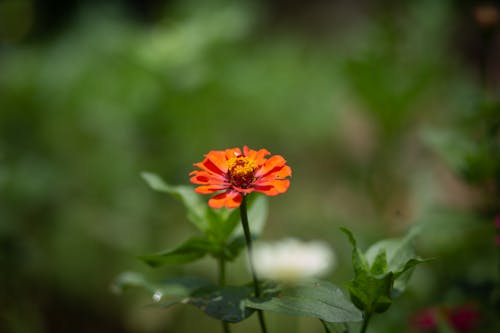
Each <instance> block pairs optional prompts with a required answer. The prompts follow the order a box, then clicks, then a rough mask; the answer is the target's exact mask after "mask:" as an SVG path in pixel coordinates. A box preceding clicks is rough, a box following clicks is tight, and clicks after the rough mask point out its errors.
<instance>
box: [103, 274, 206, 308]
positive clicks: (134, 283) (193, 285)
mask: <svg viewBox="0 0 500 333" xmlns="http://www.w3.org/2000/svg"><path fill="white" fill-rule="evenodd" d="M209 285H211V283H210V282H209V281H208V280H205V279H202V278H198V277H175V278H170V279H167V280H165V281H163V282H159V283H154V282H151V281H149V280H148V279H146V278H145V277H144V276H143V275H142V274H141V273H137V272H124V273H122V274H120V275H119V276H118V277H117V278H116V279H115V281H114V283H113V285H112V290H113V291H114V292H116V293H123V292H125V291H127V290H128V289H132V288H139V289H143V290H145V291H146V292H147V293H148V294H151V297H152V298H153V301H154V302H155V303H158V304H159V305H161V306H165V304H166V303H165V300H164V299H168V301H167V302H171V301H172V298H173V299H174V301H175V302H177V301H178V300H180V299H182V298H184V297H188V296H189V295H190V294H191V293H192V292H193V291H194V290H197V289H200V288H204V287H207V286H209ZM175 302H174V303H175Z"/></svg>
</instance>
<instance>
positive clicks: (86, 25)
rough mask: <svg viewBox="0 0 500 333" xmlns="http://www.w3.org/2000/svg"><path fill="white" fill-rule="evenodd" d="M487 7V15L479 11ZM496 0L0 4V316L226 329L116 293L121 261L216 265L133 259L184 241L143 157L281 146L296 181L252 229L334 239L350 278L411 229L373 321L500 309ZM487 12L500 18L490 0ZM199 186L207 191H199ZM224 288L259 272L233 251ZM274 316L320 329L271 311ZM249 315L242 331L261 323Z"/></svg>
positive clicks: (52, 322)
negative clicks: (404, 273) (410, 258)
mask: <svg viewBox="0 0 500 333" xmlns="http://www.w3.org/2000/svg"><path fill="white" fill-rule="evenodd" d="M485 8H486V9H485ZM498 8H499V7H498V3H495V2H488V3H487V4H486V5H484V4H483V3H482V2H475V1H451V0H448V1H433V0H422V1H388V0H378V1H361V0H358V1H347V0H339V1H326V0H315V1H307V2H306V1H298V0H295V1H284V0H273V1H243V0H239V1H229V0H228V1H223V0H219V1H218V0H210V1H208V0H205V1H167V2H162V1H159V0H150V1H125V0H123V1H108V2H102V3H101V2H99V1H91V0H86V1H64V2H63V1H55V0H51V1H41V0H39V1H36V0H1V1H0V251H1V252H0V264H1V269H0V331H1V332H9V333H10V332H34V333H38V332H108V333H109V332H151V333H153V332H219V331H220V324H219V323H218V322H217V321H215V320H213V319H210V318H208V317H206V316H205V315H204V314H203V313H202V312H200V311H199V310H198V309H196V308H194V307H189V306H184V307H183V306H178V307H174V308H172V309H169V310H158V309H152V308H147V307H145V305H147V304H149V303H151V296H150V295H144V294H142V293H139V292H137V293H134V292H131V293H127V294H125V295H115V294H113V293H112V291H111V288H110V286H111V285H112V283H113V279H114V278H115V277H116V276H117V275H118V274H119V273H120V272H122V271H129V270H134V271H138V272H143V273H144V274H146V275H149V276H151V277H152V278H157V279H161V278H165V277H169V276H175V275H196V274H198V275H203V276H207V277H215V274H216V272H215V267H214V266H215V265H214V261H213V260H211V259H210V258H206V259H204V260H202V261H200V262H197V263H194V264H190V265H187V266H185V267H182V268H180V267H167V268H162V269H156V270H153V269H151V268H148V267H147V266H145V265H144V264H142V263H141V262H139V261H138V260H137V255H140V254H145V253H151V252H155V251H158V250H162V249H164V248H169V247H174V246H175V245H177V244H179V243H180V242H182V241H183V240H184V239H186V238H187V237H189V236H190V235H193V233H194V232H195V230H194V228H193V227H192V226H191V225H190V224H189V223H188V222H187V220H186V218H185V216H184V211H183V209H182V207H181V205H180V204H179V203H178V202H176V201H175V200H173V199H172V198H170V197H168V196H166V195H163V194H159V193H155V192H153V191H152V190H150V189H149V188H148V187H147V186H146V184H145V183H144V182H143V181H142V180H141V178H140V176H139V174H140V172H141V171H144V170H148V171H152V172H155V173H157V174H159V175H161V176H162V177H163V178H164V179H165V180H166V181H168V182H169V183H171V184H187V183H188V182H189V178H188V173H189V172H190V171H191V170H192V169H193V166H192V164H193V163H195V162H198V161H200V160H201V159H202V158H203V154H205V153H207V152H208V151H210V150H214V149H225V148H229V147H236V146H240V147H241V146H243V145H245V144H246V145H249V146H250V147H251V148H255V149H257V148H263V147H265V148H267V149H268V150H270V151H271V152H272V153H273V154H280V155H283V156H284V157H285V158H286V159H287V160H288V164H289V165H290V166H291V167H292V169H293V172H294V174H293V179H292V185H291V188H290V190H289V191H288V192H287V193H286V194H285V195H282V196H279V197H276V198H272V200H270V216H269V221H268V224H267V226H266V229H265V231H264V234H263V238H264V239H266V240H274V239H280V238H284V237H290V236H293V237H298V238H302V239H305V240H312V239H322V240H325V241H327V242H329V243H330V244H331V245H332V247H333V248H334V249H335V251H336V254H337V265H336V266H337V267H336V270H335V271H334V272H333V274H332V275H331V277H329V279H331V280H332V281H334V282H335V283H338V284H340V285H342V283H344V282H345V281H347V280H349V279H350V278H351V276H352V272H351V267H350V247H349V245H348V242H347V240H346V239H345V237H343V235H342V234H341V233H340V232H339V229H338V227H339V226H341V225H347V226H349V227H350V228H351V229H352V230H353V231H354V233H356V234H357V235H358V238H359V239H360V240H361V245H362V246H363V247H365V248H366V247H367V246H368V245H370V244H371V243H373V242H375V241H377V240H379V239H382V238H385V237H395V236H399V235H401V234H403V233H404V232H405V230H407V229H408V227H409V226H411V225H414V224H417V223H419V224H422V226H423V230H424V231H423V233H422V235H421V236H420V237H419V239H418V249H419V252H420V254H421V255H422V256H424V257H425V256H426V257H434V258H436V260H435V261H434V262H433V263H430V264H426V265H422V266H419V267H418V268H417V269H416V272H415V275H414V278H413V281H412V283H411V286H410V288H409V290H408V292H407V293H406V294H405V295H404V296H403V297H402V298H400V299H399V300H398V301H396V304H395V305H394V306H393V307H392V308H391V309H390V311H389V312H388V313H386V314H384V315H381V316H380V318H377V317H375V319H374V320H373V323H372V327H371V328H370V330H371V331H372V332H412V331H416V332H418V330H417V329H416V328H415V327H413V328H412V325H411V324H410V322H411V318H412V316H414V315H415V313H417V312H418V311H420V310H421V309H425V308H429V307H435V306H460V305H462V304H474V306H475V308H476V309H477V311H478V313H479V318H480V320H479V321H478V322H477V323H475V325H474V326H473V329H472V330H471V332H494V331H495V330H496V329H497V328H498V327H499V321H498V319H495V316H496V315H497V314H498V313H499V311H500V306H499V289H498V288H499V279H500V276H499V269H500V259H499V250H498V247H495V233H496V232H498V231H496V230H495V226H494V219H495V216H496V215H498V214H500V195H499V192H500V191H499V189H500V130H499V127H500V107H499V105H500V104H499V99H498V96H499V95H498V93H499V90H500V89H499V88H500V86H499V83H500V80H499V79H500V61H499V59H500V46H499V45H500V36H499V32H498V15H499V14H498ZM495 13H496V14H495ZM207 199H208V198H207ZM228 269H229V271H228V277H229V281H230V283H235V284H237V283H243V282H246V281H248V280H249V275H248V272H247V271H246V268H245V262H244V260H243V258H242V259H241V260H239V261H237V262H236V263H234V264H233V265H231V266H230V267H229V268H228ZM267 316H268V318H269V319H268V320H269V329H270V331H272V332H292V333H293V332H322V330H323V329H322V327H321V325H320V323H319V321H317V320H313V319H308V318H289V317H286V316H283V315H277V314H268V315H267ZM257 327H258V326H257V320H256V318H255V317H252V318H250V319H248V320H247V321H245V322H243V323H240V324H237V325H233V332H236V333H238V332H254V331H255V330H257V329H258V328H257Z"/></svg>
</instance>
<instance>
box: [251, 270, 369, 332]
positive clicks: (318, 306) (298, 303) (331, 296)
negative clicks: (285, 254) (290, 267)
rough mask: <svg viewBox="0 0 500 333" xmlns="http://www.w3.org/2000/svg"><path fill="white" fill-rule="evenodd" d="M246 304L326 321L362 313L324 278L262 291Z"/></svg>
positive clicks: (350, 318)
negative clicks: (275, 290) (261, 293)
mask: <svg viewBox="0 0 500 333" xmlns="http://www.w3.org/2000/svg"><path fill="white" fill-rule="evenodd" d="M246 304H247V306H248V307H251V308H254V309H260V310H265V311H274V312H279V313H285V314H288V315H293V316H309V317H316V318H319V319H321V320H324V321H327V322H336V323H340V322H348V321H361V320H362V314H361V312H360V311H359V310H358V309H356V308H355V307H354V306H353V304H352V303H351V302H349V300H348V299H347V298H346V297H345V296H344V294H343V293H342V291H341V290H340V289H339V288H338V287H337V286H335V285H334V284H331V283H329V282H326V281H315V280H312V281H304V282H300V283H298V284H297V285H295V286H291V287H285V288H283V289H282V290H280V291H279V292H278V293H276V292H274V293H271V294H270V293H263V296H261V297H259V298H253V299H251V300H248V301H247V303H246Z"/></svg>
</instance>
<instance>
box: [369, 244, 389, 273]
mask: <svg viewBox="0 0 500 333" xmlns="http://www.w3.org/2000/svg"><path fill="white" fill-rule="evenodd" d="M386 272H387V258H386V252H385V249H383V248H381V249H380V250H379V251H378V254H377V256H376V257H375V260H373V263H372V265H371V267H370V273H371V274H373V275H379V274H384V273H386Z"/></svg>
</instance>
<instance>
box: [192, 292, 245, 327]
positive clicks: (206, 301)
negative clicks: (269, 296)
mask: <svg viewBox="0 0 500 333" xmlns="http://www.w3.org/2000/svg"><path fill="white" fill-rule="evenodd" d="M252 292H253V289H252V288H251V287H248V286H242V287H222V288H217V287H211V288H210V287H209V288H202V289H199V290H196V291H195V292H193V293H192V294H191V296H190V297H189V298H187V299H186V300H185V301H184V302H186V303H189V304H192V305H194V306H196V307H197V308H199V309H200V310H202V311H203V312H205V313H206V314H207V315H209V316H210V317H213V318H215V319H219V320H223V321H227V322H231V323H237V322H239V321H242V320H243V319H245V318H247V317H249V316H250V315H251V314H252V313H253V312H254V310H253V309H251V308H248V307H245V304H246V303H245V301H246V300H247V299H248V298H249V297H250V296H251V294H252Z"/></svg>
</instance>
